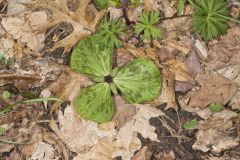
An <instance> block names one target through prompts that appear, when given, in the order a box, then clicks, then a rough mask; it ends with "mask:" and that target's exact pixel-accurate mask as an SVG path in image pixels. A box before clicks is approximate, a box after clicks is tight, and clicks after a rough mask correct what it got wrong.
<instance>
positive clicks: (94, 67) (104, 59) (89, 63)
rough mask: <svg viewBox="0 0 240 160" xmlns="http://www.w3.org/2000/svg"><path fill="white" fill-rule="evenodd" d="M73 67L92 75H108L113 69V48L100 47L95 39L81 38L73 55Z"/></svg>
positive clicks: (77, 70)
mask: <svg viewBox="0 0 240 160" xmlns="http://www.w3.org/2000/svg"><path fill="white" fill-rule="evenodd" d="M70 63H71V68H72V69H73V70H75V71H76V72H79V73H82V74H87V75H88V76H90V77H95V76H97V77H101V76H107V75H108V74H109V73H110V71H111V69H112V51H111V49H99V47H98V45H97V44H96V42H95V40H94V39H93V38H91V37H88V38H86V39H84V40H81V41H80V42H79V43H78V45H77V47H76V48H75V49H74V51H73V53H72V56H71V62H70Z"/></svg>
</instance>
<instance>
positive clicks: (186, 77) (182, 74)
mask: <svg viewBox="0 0 240 160" xmlns="http://www.w3.org/2000/svg"><path fill="white" fill-rule="evenodd" d="M163 65H164V68H166V69H168V70H169V71H170V72H172V73H173V74H174V75H175V80H176V81H180V82H186V83H190V84H195V81H194V78H193V77H192V75H191V74H190V72H189V71H188V69H187V66H186V65H185V64H184V63H183V62H181V61H179V60H176V59H171V60H168V61H166V62H165V63H163Z"/></svg>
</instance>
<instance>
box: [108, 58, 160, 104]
mask: <svg viewBox="0 0 240 160" xmlns="http://www.w3.org/2000/svg"><path fill="white" fill-rule="evenodd" d="M113 82H114V83H115V85H116V86H117V88H118V89H119V90H120V91H121V93H122V95H123V97H124V98H125V99H126V100H128V101H129V102H131V103H142V102H144V101H150V100H153V99H154V98H156V97H157V96H158V95H159V94H160V87H161V83H160V82H161V79H160V71H159V69H158V68H157V66H156V65H155V64H154V63H153V62H152V61H151V60H149V59H146V58H137V59H135V60H133V61H132V62H130V63H128V64H127V65H125V66H123V67H122V68H120V70H119V72H118V74H117V75H116V77H115V78H114V79H113Z"/></svg>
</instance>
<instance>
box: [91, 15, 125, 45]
mask: <svg viewBox="0 0 240 160" xmlns="http://www.w3.org/2000/svg"><path fill="white" fill-rule="evenodd" d="M125 29H126V25H125V23H123V22H122V21H120V20H108V19H107V17H105V18H103V20H102V21H101V24H100V26H99V27H98V31H97V32H96V34H95V35H94V36H93V37H94V39H95V40H96V43H98V44H99V45H100V46H104V47H106V48H114V47H115V48H119V47H121V46H122V42H121V41H120V39H119V38H118V37H119V36H121V35H123V34H124V30H125Z"/></svg>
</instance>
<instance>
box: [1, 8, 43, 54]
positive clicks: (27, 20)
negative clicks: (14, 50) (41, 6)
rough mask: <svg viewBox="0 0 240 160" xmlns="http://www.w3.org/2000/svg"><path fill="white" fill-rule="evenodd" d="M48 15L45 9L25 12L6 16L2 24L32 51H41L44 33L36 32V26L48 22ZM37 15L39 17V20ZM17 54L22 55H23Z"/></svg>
mask: <svg viewBox="0 0 240 160" xmlns="http://www.w3.org/2000/svg"><path fill="white" fill-rule="evenodd" d="M46 16H47V14H46V12H44V11H37V12H33V13H32V12H24V13H21V14H18V15H17V16H12V17H11V16H9V17H4V18H3V19H2V21H1V24H2V26H3V28H4V29H5V30H6V31H7V32H8V33H9V34H11V35H12V37H13V38H14V39H18V40H19V41H20V42H21V43H24V44H25V45H26V46H27V47H28V48H29V49H31V50H32V51H35V52H39V51H41V50H42V48H43V41H44V34H43V33H34V28H36V27H38V26H40V25H44V24H46V23H47V18H46ZM36 17H39V18H37V20H38V21H37V22H36ZM44 17H45V18H44ZM9 49H11V48H9ZM17 56H18V57H21V56H23V55H16V57H17Z"/></svg>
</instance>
